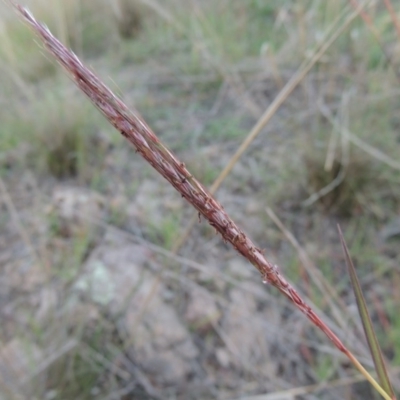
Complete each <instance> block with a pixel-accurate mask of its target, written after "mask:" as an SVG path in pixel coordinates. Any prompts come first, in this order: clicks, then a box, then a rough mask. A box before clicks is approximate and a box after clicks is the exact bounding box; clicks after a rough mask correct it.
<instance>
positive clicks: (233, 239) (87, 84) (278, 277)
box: [9, 0, 390, 400]
mask: <svg viewBox="0 0 400 400" xmlns="http://www.w3.org/2000/svg"><path fill="white" fill-rule="evenodd" d="M9 3H10V4H11V5H12V6H13V7H14V8H15V9H16V11H17V12H18V14H19V15H20V16H21V17H22V18H23V19H24V21H25V22H27V23H28V24H29V26H30V27H31V28H32V30H33V31H34V32H35V33H36V35H37V36H38V37H39V39H40V40H41V41H42V42H43V44H44V45H45V47H46V49H47V50H48V51H49V52H50V53H51V55H52V56H53V57H55V59H56V60H57V61H58V62H59V64H60V65H61V66H62V67H63V68H64V69H65V70H66V71H67V73H68V74H69V76H70V77H71V78H72V79H73V81H74V82H75V84H76V85H77V86H78V88H79V89H80V90H81V91H82V92H83V93H85V94H86V95H87V97H88V98H89V99H90V100H91V101H92V103H93V104H94V105H95V106H96V107H97V108H98V109H99V110H100V111H101V113H102V114H103V115H104V116H105V117H106V118H107V120H108V121H109V122H110V124H111V125H113V126H114V127H115V128H116V129H117V130H118V131H119V132H120V133H121V134H122V135H123V136H124V137H125V138H126V139H127V140H129V141H130V142H131V143H132V144H133V145H134V147H135V148H136V152H137V153H139V154H140V155H141V156H142V157H143V158H144V159H145V160H146V161H147V162H148V163H149V164H150V165H151V166H152V167H153V168H154V169H155V170H156V171H157V172H158V173H159V174H161V175H162V176H163V177H164V178H165V179H166V180H167V181H168V182H169V183H170V184H171V185H172V186H173V187H174V188H175V189H176V190H177V191H178V192H179V193H180V194H181V195H182V196H183V197H184V198H185V199H186V200H187V201H188V202H189V203H191V204H192V205H193V207H195V209H196V210H197V211H198V212H199V214H200V215H202V216H203V217H204V218H205V219H206V220H207V221H208V222H209V224H210V225H211V226H212V227H214V228H215V229H216V231H217V232H219V233H220V234H221V236H222V238H223V239H224V241H226V242H229V243H230V244H231V245H232V246H233V247H234V248H235V250H236V251H237V252H238V253H240V254H241V255H243V256H244V257H245V258H246V259H247V260H248V261H250V262H251V263H252V264H253V265H254V266H255V267H256V268H257V269H258V271H259V272H260V274H261V276H262V279H263V281H264V282H265V283H270V284H271V285H273V286H274V287H275V288H277V290H278V291H279V292H280V293H282V294H283V295H285V296H286V297H287V298H288V299H289V300H290V301H291V302H292V303H293V304H294V305H295V306H296V308H297V309H299V310H300V311H301V312H302V313H303V314H305V315H306V316H307V318H308V319H309V320H310V321H311V322H312V323H313V324H314V325H315V326H316V327H318V328H319V329H320V330H321V331H322V332H323V333H324V334H325V335H326V336H327V337H328V338H329V339H330V340H331V342H332V343H333V344H334V345H335V346H336V347H337V348H338V349H339V350H340V351H341V352H342V353H343V354H345V355H346V356H347V357H348V358H349V359H350V360H351V361H352V362H353V363H354V365H356V366H357V368H358V369H359V370H360V371H362V372H363V373H364V374H366V376H368V378H367V379H369V380H370V382H371V383H372V384H373V385H374V386H375V388H377V390H378V391H379V392H380V393H381V394H382V396H383V397H384V398H385V399H387V400H390V397H388V396H387V395H386V393H385V392H384V391H383V389H381V388H380V386H379V385H378V383H377V382H375V380H374V379H373V378H372V377H371V376H370V375H368V373H366V371H365V369H364V368H363V367H362V366H361V364H360V363H359V362H358V361H357V359H356V358H355V357H354V356H353V355H352V353H351V352H350V351H349V350H348V349H347V348H346V347H345V346H344V345H343V344H342V342H341V341H340V339H339V338H338V337H337V336H336V335H335V334H334V333H333V332H332V330H331V329H330V328H329V327H328V326H327V325H326V324H325V323H324V322H323V321H322V320H321V319H320V318H319V317H318V315H317V314H316V313H315V312H314V311H313V310H312V309H311V307H310V306H309V305H308V304H306V303H305V301H304V300H303V299H302V298H301V297H300V295H299V294H298V292H297V291H296V289H295V288H294V287H293V286H292V285H290V284H289V282H288V281H287V280H286V279H285V277H284V276H283V275H282V274H281V273H280V271H279V269H278V267H277V266H276V265H274V264H272V263H270V262H269V261H268V260H267V259H266V258H265V257H264V255H263V253H262V251H261V250H260V249H259V248H257V247H256V246H255V245H254V243H253V242H252V241H251V240H250V238H249V237H248V236H247V235H246V234H245V233H244V232H243V231H242V230H241V229H240V228H239V227H238V226H237V225H236V224H235V223H234V222H233V220H232V219H231V218H230V217H229V216H228V214H227V213H226V212H225V211H224V209H223V208H222V206H221V205H220V204H219V203H218V202H217V201H216V200H215V199H214V198H213V197H212V196H211V195H210V194H209V193H208V192H207V190H206V189H205V188H204V186H203V185H202V184H201V183H200V182H198V181H197V180H196V179H195V178H194V177H193V176H192V175H191V174H190V173H189V171H188V170H187V169H186V167H185V165H184V164H183V163H182V162H180V161H179V160H178V159H177V158H176V157H175V156H174V155H173V154H172V153H171V152H170V151H169V150H168V149H167V148H166V147H165V146H164V144H163V143H162V142H161V141H160V140H159V139H158V137H157V136H156V135H155V134H154V133H153V132H152V131H151V130H150V128H149V127H148V126H147V124H146V123H145V121H144V120H143V119H142V118H141V117H140V116H139V114H138V113H137V111H135V110H129V109H128V107H127V106H126V105H125V104H124V103H123V102H122V101H121V100H120V99H119V98H117V97H116V96H115V95H114V93H113V92H112V91H111V90H110V89H109V88H108V87H106V86H105V85H104V84H103V83H102V82H101V81H100V79H99V78H98V77H97V76H96V75H95V74H93V72H91V71H90V70H89V69H88V68H86V67H85V66H84V65H83V64H82V63H81V61H80V60H79V59H78V57H77V56H76V55H75V54H74V53H72V52H71V51H69V50H68V49H67V48H66V47H65V46H64V45H63V44H62V43H61V42H60V41H59V40H57V39H56V38H55V37H54V36H53V35H52V34H51V33H50V31H49V30H48V29H47V28H46V27H45V26H44V25H42V24H40V23H38V22H37V21H36V20H35V18H34V17H33V15H32V14H30V13H29V12H28V11H27V10H26V9H25V8H24V7H22V6H20V5H18V4H16V3H15V2H13V1H11V0H10V1H9Z"/></svg>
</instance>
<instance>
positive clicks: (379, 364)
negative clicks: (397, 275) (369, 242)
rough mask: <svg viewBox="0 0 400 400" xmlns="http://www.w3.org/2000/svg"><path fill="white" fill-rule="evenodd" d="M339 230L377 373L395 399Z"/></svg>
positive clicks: (357, 281) (354, 270)
mask: <svg viewBox="0 0 400 400" xmlns="http://www.w3.org/2000/svg"><path fill="white" fill-rule="evenodd" d="M338 231H339V237H340V242H341V244H342V248H343V253H344V255H345V259H346V264H347V268H348V271H349V275H350V279H351V284H352V286H353V291H354V294H355V296H356V301H357V307H358V312H359V314H360V317H361V321H362V324H363V327H364V332H365V336H366V337H367V341H368V345H369V348H370V351H371V355H372V358H373V360H374V364H375V370H376V373H377V374H378V378H379V381H380V383H381V385H382V387H383V388H384V390H385V391H386V393H388V394H389V395H390V396H391V397H392V398H393V399H395V395H394V392H393V388H392V385H391V383H390V379H389V375H388V373H387V370H386V366H385V363H384V361H383V356H382V350H381V348H380V346H379V343H378V339H377V338H376V335H375V331H374V327H373V325H372V321H371V317H370V315H369V312H368V308H367V304H366V301H365V298H364V296H363V293H362V290H361V286H360V282H359V280H358V277H357V273H356V269H355V267H354V264H353V261H352V260H351V257H350V253H349V249H348V247H347V244H346V241H345V239H344V237H343V233H342V230H341V229H340V226H339V225H338Z"/></svg>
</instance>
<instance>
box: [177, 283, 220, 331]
mask: <svg viewBox="0 0 400 400" xmlns="http://www.w3.org/2000/svg"><path fill="white" fill-rule="evenodd" d="M220 316H221V313H220V311H219V309H218V307H217V304H216V302H215V299H214V298H213V296H212V295H211V293H210V292H209V291H208V290H207V289H205V288H202V289H200V288H195V289H192V290H190V292H189V301H188V305H187V308H186V312H185V319H186V321H187V322H188V323H189V324H191V325H192V326H193V327H194V328H195V329H199V330H207V329H209V328H212V326H213V324H215V323H217V322H218V320H219V318H220Z"/></svg>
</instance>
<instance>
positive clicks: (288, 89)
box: [173, 4, 365, 253]
mask: <svg viewBox="0 0 400 400" xmlns="http://www.w3.org/2000/svg"><path fill="white" fill-rule="evenodd" d="M364 6H365V5H364V4H362V5H359V6H358V7H356V10H355V11H354V12H353V13H351V14H350V15H349V16H348V17H347V18H346V19H345V21H344V22H343V23H342V24H341V25H340V26H339V28H338V29H336V30H335V31H334V32H333V34H332V36H331V37H330V38H329V39H327V40H326V42H324V43H323V44H322V46H320V47H319V48H318V49H317V50H316V51H315V52H314V54H313V55H312V57H311V58H310V60H306V61H305V62H304V63H303V64H302V65H301V66H300V68H299V69H298V70H297V72H296V73H295V74H294V75H293V76H292V78H291V79H290V80H289V81H288V82H287V83H286V85H285V86H284V87H283V88H282V90H281V91H280V92H279V94H278V95H277V96H276V97H275V99H274V101H273V102H272V103H271V104H270V105H269V107H268V108H267V109H266V110H265V111H264V114H263V115H262V116H261V117H260V119H259V120H258V121H257V122H256V124H255V125H254V127H253V128H252V129H251V131H250V132H249V134H248V136H247V137H246V139H245V140H244V141H243V142H242V144H241V145H240V147H239V148H238V149H237V151H236V153H235V154H234V155H233V156H232V158H231V159H230V161H229V162H228V164H227V165H226V167H225V168H224V169H223V170H222V172H221V173H220V174H219V176H218V177H217V179H216V180H215V181H214V183H213V184H212V186H211V188H210V192H211V194H214V193H215V192H216V191H217V190H218V189H219V187H220V186H221V184H222V182H223V181H224V180H225V178H226V177H227V176H228V175H229V174H230V173H231V171H232V169H233V167H234V166H235V164H236V163H237V162H238V161H239V159H240V157H241V156H242V155H243V154H244V152H245V151H246V150H247V148H248V147H249V146H250V145H251V143H252V142H253V141H254V140H255V139H256V138H257V136H258V135H259V134H260V133H261V131H262V130H263V128H264V127H265V126H266V125H267V124H268V122H269V121H270V120H271V118H272V117H273V116H274V115H275V113H276V112H277V111H278V109H279V108H280V107H281V105H282V104H283V103H284V102H285V101H286V99H287V98H288V97H289V96H290V94H291V93H292V92H293V90H294V89H296V87H297V86H298V85H299V83H300V82H301V81H302V80H303V79H304V77H305V76H306V75H307V74H308V72H309V71H310V70H311V69H312V67H313V66H314V65H315V64H316V63H317V62H318V60H320V58H321V57H322V56H323V55H324V54H325V52H326V51H327V50H328V49H329V47H330V46H331V45H332V44H333V43H334V42H335V41H336V39H338V38H339V36H340V35H341V34H342V33H343V31H344V30H345V29H346V28H347V27H348V26H349V25H350V23H351V22H352V21H353V20H354V19H355V18H356V17H357V16H358V14H359V13H360V12H361V10H362V9H363V8H364ZM195 223H196V217H195V216H194V217H192V219H191V220H190V221H189V224H188V226H187V227H186V229H185V231H184V233H183V234H182V236H181V237H180V238H179V239H178V240H177V242H176V244H175V245H174V248H173V251H174V252H175V253H176V252H178V251H179V249H180V248H181V247H182V245H183V244H184V243H185V241H186V238H187V237H188V236H189V234H190V231H191V230H192V229H193V226H194V225H195Z"/></svg>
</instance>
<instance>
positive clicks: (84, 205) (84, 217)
mask: <svg viewBox="0 0 400 400" xmlns="http://www.w3.org/2000/svg"><path fill="white" fill-rule="evenodd" d="M104 204H105V202H104V199H103V198H102V197H101V196H100V195H99V194H97V193H95V192H92V191H90V190H86V189H82V188H77V187H58V188H56V189H55V190H54V192H53V198H52V207H51V209H50V214H51V215H52V216H53V217H55V218H56V220H55V224H56V226H57V231H58V232H59V233H60V234H61V235H62V236H64V237H71V236H75V235H79V234H81V233H85V232H88V231H89V232H91V233H97V232H98V231H99V226H98V224H96V223H97V222H100V221H101V220H102V219H103V217H104V213H105V211H104V209H105V206H104Z"/></svg>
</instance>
